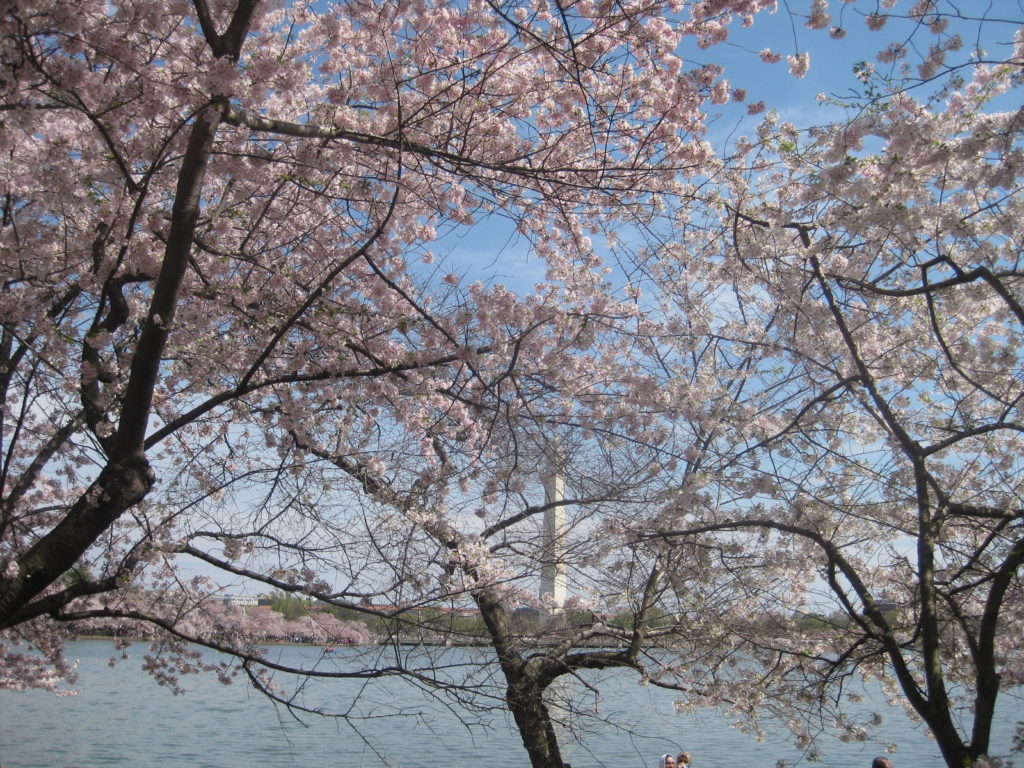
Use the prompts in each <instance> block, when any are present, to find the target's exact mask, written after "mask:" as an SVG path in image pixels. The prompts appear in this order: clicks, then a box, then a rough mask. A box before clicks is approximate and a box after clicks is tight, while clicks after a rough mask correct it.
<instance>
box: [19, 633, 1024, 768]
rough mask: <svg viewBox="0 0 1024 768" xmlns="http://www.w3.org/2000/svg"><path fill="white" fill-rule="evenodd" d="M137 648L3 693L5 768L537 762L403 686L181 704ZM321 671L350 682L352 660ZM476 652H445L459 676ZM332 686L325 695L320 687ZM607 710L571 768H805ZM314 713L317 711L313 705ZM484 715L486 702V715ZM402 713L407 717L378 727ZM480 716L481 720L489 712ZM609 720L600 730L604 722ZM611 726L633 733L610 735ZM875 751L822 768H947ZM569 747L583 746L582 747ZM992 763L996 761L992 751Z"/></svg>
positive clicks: (716, 732) (200, 683) (335, 686)
mask: <svg viewBox="0 0 1024 768" xmlns="http://www.w3.org/2000/svg"><path fill="white" fill-rule="evenodd" d="M144 647H145V646H144V644H142V643H140V644H137V645H135V646H133V648H132V649H131V651H130V653H131V654H132V656H133V658H132V659H131V660H129V661H123V662H121V663H119V664H118V665H117V666H115V667H113V668H111V667H109V666H108V665H107V660H108V659H109V658H110V657H111V655H112V654H113V651H112V647H111V644H110V643H109V642H106V641H101V640H82V641H79V642H77V643H73V644H70V645H69V647H68V656H69V657H71V658H77V659H79V666H78V670H79V681H78V683H77V684H76V686H75V688H76V689H77V690H78V691H79V693H78V695H76V696H71V697H60V698H58V697H55V696H53V695H52V694H46V693H43V692H40V691H23V692H13V691H0V765H2V766H3V768H51V767H52V768H148V767H149V766H153V767H154V768H155V767H156V766H160V768H334V767H335V766H337V767H338V768H361V767H363V766H366V767H367V768H370V767H373V768H376V767H377V766H391V767H393V768H449V767H454V768H463V767H465V768H469V767H470V766H483V767H484V768H518V767H519V766H528V765H529V761H528V760H527V758H526V753H525V752H524V751H523V749H522V746H521V744H520V742H519V738H518V735H517V734H515V733H514V732H513V731H512V730H511V728H510V727H509V722H508V718H507V717H506V716H504V715H502V714H501V713H500V712H495V713H492V714H491V715H490V716H488V717H485V719H487V720H489V723H490V727H489V728H486V729H484V728H479V727H477V728H472V729H470V728H467V727H465V726H464V725H463V724H462V723H461V722H460V720H459V719H458V717H457V716H456V714H454V713H453V712H452V711H450V710H449V709H448V708H447V707H445V706H444V705H443V704H441V703H438V702H436V701H433V700H430V699H428V698H426V697H424V696H423V695H422V694H421V693H420V692H418V691H416V690H415V689H413V688H411V687H409V686H407V685H406V684H404V683H403V682H401V681H400V680H394V679H392V680H385V681H371V682H365V681H363V682H359V681H352V680H338V681H332V682H330V683H323V682H317V683H316V684H315V687H316V690H315V691H314V692H315V693H316V694H317V695H316V698H315V700H316V701H319V702H321V703H322V702H324V701H328V700H329V701H332V702H336V703H337V704H338V705H339V706H341V705H342V704H343V703H344V702H347V701H349V700H350V698H351V694H352V693H353V692H354V691H355V690H356V689H357V687H360V690H361V693H362V696H361V698H360V701H361V705H360V706H361V710H360V714H361V715H363V716H364V719H361V720H359V721H356V722H354V723H351V724H349V723H346V722H345V721H338V720H325V719H322V718H317V717H305V718H303V720H304V722H303V723H299V722H297V721H296V720H295V719H294V718H292V717H291V716H290V715H289V714H288V713H287V712H285V711H283V710H280V709H278V708H275V707H274V706H273V705H272V704H270V703H269V702H268V701H267V700H266V699H264V698H262V697H261V696H259V695H258V694H256V693H255V692H253V691H252V689H251V688H249V687H248V685H247V684H246V683H245V682H244V681H242V680H241V679H239V680H238V681H236V682H235V683H234V684H233V685H231V686H223V685H221V684H219V683H217V682H216V681H215V680H214V679H213V678H212V677H210V676H189V677H188V678H187V679H186V680H185V681H184V684H185V687H186V689H187V692H186V693H185V694H184V695H181V696H175V695H173V694H172V693H171V692H170V691H169V690H168V689H166V688H161V687H158V686H157V685H155V684H154V683H153V682H152V680H151V679H150V678H149V677H148V675H146V673H144V672H143V671H141V670H140V659H141V656H142V654H143V652H144ZM346 650H347V649H339V653H338V654H333V655H332V656H331V657H329V658H327V659H326V663H328V664H330V665H331V666H332V668H336V669H344V668H345V664H346V659H345V652H346ZM271 653H272V654H274V655H280V657H281V658H282V660H284V661H290V662H296V661H299V660H303V661H306V662H307V663H312V662H315V661H317V659H318V658H320V656H321V653H322V651H321V649H317V648H309V647H301V646H283V647H280V648H275V649H272V650H271ZM472 653H477V652H476V651H466V650H459V649H450V650H447V651H444V654H447V655H446V656H443V657H442V658H444V659H446V660H450V661H453V662H454V663H457V662H461V661H464V660H466V658H467V654H472ZM325 686H326V687H325ZM599 690H600V697H599V698H597V699H595V698H594V696H593V694H592V693H588V691H587V689H586V688H585V687H583V686H582V685H580V684H579V683H574V684H571V688H570V689H569V690H568V691H566V692H567V693H570V694H572V695H575V696H578V697H579V701H581V702H583V703H584V704H585V705H586V706H588V707H590V708H593V709H594V710H595V711H596V714H597V715H598V717H597V718H596V719H591V720H589V721H588V722H587V723H586V724H585V726H584V727H582V728H577V729H575V730H574V731H573V732H569V731H566V730H562V732H561V741H562V744H563V752H564V755H563V756H564V757H565V759H566V760H569V761H571V763H572V765H573V768H587V767H588V766H595V767H599V768H606V767H607V768H643V767H644V766H647V767H648V768H651V767H653V766H656V765H657V756H658V755H659V754H661V753H663V752H675V751H678V750H679V749H687V750H688V751H690V752H691V753H692V754H693V756H694V766H695V768H738V767H742V768H761V767H762V766H763V768H774V766H775V765H776V762H777V761H778V760H780V759H781V760H786V761H787V762H788V763H789V764H790V765H798V764H804V765H807V764H808V763H806V761H805V760H804V761H803V762H801V757H802V756H801V753H800V752H799V751H797V750H796V749H794V748H793V747H792V746H791V745H789V744H788V743H786V742H785V741H784V740H783V739H782V738H781V737H778V738H774V739H773V738H771V737H769V738H768V739H766V740H765V741H764V742H761V743H759V742H757V741H755V740H754V739H753V738H751V737H748V736H746V735H744V734H742V733H739V732H737V731H736V730H734V729H732V728H730V727H729V726H728V725H727V724H726V723H725V722H724V721H723V720H722V719H721V718H720V717H718V716H716V714H715V713H714V712H709V711H704V712H700V713H698V714H696V715H687V716H683V715H678V714H675V713H674V711H673V707H672V701H673V698H674V697H673V695H672V694H671V693H670V692H666V691H661V690H657V689H652V688H649V687H642V686H640V685H638V684H637V683H636V681H635V678H633V677H630V676H629V675H626V674H619V675H616V676H611V677H609V676H607V675H606V676H605V677H604V678H602V682H601V684H600V686H599ZM308 700H309V701H313V700H314V698H313V697H312V696H310V697H309V699H308ZM481 703H486V702H481ZM395 707H399V708H402V709H403V710H404V711H405V713H406V716H405V717H400V718H386V717H377V715H381V714H384V713H385V712H387V711H391V710H393V709H394V708H395ZM485 714H486V713H485ZM602 718H603V719H605V720H606V722H602ZM999 719H1000V723H999V728H998V730H997V734H996V739H995V744H994V747H996V748H997V749H998V750H1001V751H1004V752H1005V751H1006V750H1007V749H1008V747H1009V744H1010V740H1011V736H1012V731H1013V724H1014V722H1015V721H1016V720H1020V719H1024V707H1022V706H1021V705H1020V704H1019V702H1016V701H1012V700H1011V701H1009V702H1008V703H1007V704H1006V705H1005V706H1004V707H1003V710H1002V713H1001V714H1000V718H999ZM612 722H615V723H620V724H625V725H626V726H628V729H626V730H624V729H620V728H616V727H613V725H611V723H612ZM877 735H878V741H876V742H874V743H868V744H843V743H839V742H831V743H824V744H823V747H824V754H823V759H822V761H821V762H820V763H817V765H822V766H825V768H858V766H859V767H860V768H868V766H869V765H870V763H871V758H872V757H873V756H874V755H875V754H879V753H880V752H881V751H882V749H883V746H882V745H883V744H886V743H895V744H897V745H898V747H899V749H898V751H897V752H896V753H895V754H894V755H892V758H893V762H894V764H895V765H896V768H918V767H921V766H931V765H935V766H939V765H941V760H940V759H939V756H938V750H937V748H936V747H935V744H934V743H933V742H932V741H930V740H929V739H928V738H927V737H926V736H925V735H924V733H923V731H922V730H921V729H920V728H915V727H914V726H913V725H911V723H910V722H909V721H908V720H907V719H906V718H905V717H904V716H903V715H902V713H901V712H898V711H895V710H889V711H888V712H887V713H886V714H885V718H884V720H883V724H882V726H881V727H880V728H879V731H878V734H877ZM574 737H575V738H574ZM994 751H995V750H994ZM1018 763H1019V764H1024V760H1018Z"/></svg>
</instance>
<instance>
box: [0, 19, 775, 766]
mask: <svg viewBox="0 0 1024 768" xmlns="http://www.w3.org/2000/svg"><path fill="white" fill-rule="evenodd" d="M768 5H771V3H770V1H769V0H729V2H718V3H710V4H709V3H680V2H664V3H663V2H651V3H643V4H632V3H630V4H624V3H618V2H597V3H595V2H579V3H576V4H573V5H571V6H568V5H565V4H560V3H554V2H545V1H543V0H538V1H537V2H532V3H504V2H502V3H499V2H470V3H447V2H401V3H393V2H379V3H375V2H345V3H333V4H319V3H304V2H297V3H285V4H280V3H278V4H274V3H259V2H256V0H237V2H230V1H229V0H215V1H213V2H211V1H209V0H194V2H192V3H186V2H174V3H164V2H151V1H147V0H125V2H119V3H107V2H85V3H74V4H71V3H68V2H62V1H60V0H49V1H48V2H46V1H44V2H29V1H28V0H26V1H25V2H14V3H8V4H6V5H5V6H4V8H3V29H2V37H0V104H2V107H0V109H2V114H3V123H2V126H0V151H2V152H3V155H4V164H3V171H2V175H3V195H2V202H0V206H2V207H0V223H2V227H0V254H2V263H3V267H2V269H3V287H4V290H3V293H2V296H0V317H2V337H0V362H2V366H0V385H2V391H3V395H4V408H3V412H2V419H3V421H2V423H0V434H2V438H0V439H2V459H0V462H2V464H0V488H2V494H0V495H2V511H0V633H2V634H0V659H3V663H2V664H0V667H2V668H3V669H4V672H3V673H2V674H3V677H0V682H2V684H4V685H18V686H22V685H37V686H44V687H53V686H55V684H56V682H57V680H58V679H59V678H60V677H61V676H63V675H65V674H66V673H67V668H66V666H65V665H64V662H63V660H62V657H61V645H60V641H61V638H62V627H63V625H64V624H65V623H67V622H75V621H88V620H108V619H123V620H125V621H126V622H142V623H143V624H144V625H145V626H146V627H147V628H148V631H151V632H152V631H156V632H159V633H162V635H163V636H165V637H168V638H172V639H173V641H174V642H178V643H183V642H185V641H192V642H200V643H203V644H206V645H208V646H210V647H217V648H220V649H222V650H226V651H229V652H231V653H234V654H236V656H237V658H239V659H241V660H242V662H243V663H244V664H245V665H246V667H245V668H246V670H247V671H250V670H252V669H255V665H257V664H258V663H260V662H266V661H267V660H266V659H264V658H263V657H261V656H260V655H259V653H258V651H257V650H255V648H254V644H255V643H257V642H258V641H259V639H260V637H261V636H262V635H261V633H259V632H252V631H250V630H251V627H248V626H247V624H246V622H245V621H243V617H241V616H231V615H229V614H228V612H225V611H224V610H222V609H221V608H217V607H216V606H217V603H216V600H215V599H214V597H215V596H216V594H217V593H218V591H219V590H220V589H221V588H222V587H224V586H225V582H224V581H223V580H215V581H213V582H211V580H210V577H209V576H208V575H196V574H197V570H196V567H195V566H194V565H192V566H190V565H189V563H192V564H195V563H199V564H200V566H201V567H202V568H204V569H206V571H207V572H209V571H210V570H215V569H216V570H219V571H220V572H221V573H223V574H224V579H227V580H231V579H234V580H235V582H234V583H244V584H258V585H261V586H265V587H268V588H275V589H283V590H287V591H299V592H302V593H304V594H309V595H315V596H317V597H319V598H321V599H322V600H323V601H324V602H326V603H330V604H333V605H335V606H339V607H342V608H345V609H347V610H354V611H357V612H358V611H364V612H373V613H380V612H381V609H380V608H379V606H381V605H382V604H384V603H385V602H387V603H388V604H390V605H394V606H400V607H403V608H404V607H406V605H407V604H408V603H409V602H410V601H412V602H415V601H417V600H422V599H425V598H424V595H426V596H429V597H431V599H436V598H437V597H438V596H439V595H440V596H441V597H448V596H450V595H452V594H460V590H461V594H463V595H467V594H468V595H470V596H471V597H472V598H473V599H475V600H476V601H477V603H478V604H481V609H482V610H483V604H485V603H487V601H488V600H493V598H492V597H491V595H492V590H494V589H498V588H499V587H498V586H497V585H498V584H500V578H499V576H497V575H495V574H497V573H499V569H497V568H493V569H491V571H489V572H485V566H487V560H488V557H486V556H489V550H488V548H487V546H488V545H487V544H486V543H485V542H487V541H488V539H494V538H495V537H498V538H502V537H505V538H508V539H509V541H505V542H503V543H500V544H495V546H499V547H504V548H508V549H511V548H513V547H514V546H515V545H514V544H513V543H512V540H513V539H514V540H515V541H523V542H526V543H527V544H529V545H530V548H532V549H530V548H528V550H529V551H534V552H535V551H536V542H535V540H534V542H533V543H532V544H530V542H529V540H528V538H527V534H526V533H520V532H519V531H518V530H516V533H515V536H514V537H512V536H511V533H510V532H511V531H512V530H513V529H514V528H515V527H516V526H517V525H520V524H522V525H523V527H524V528H525V529H527V530H528V529H529V522H530V521H532V520H534V519H535V518H536V516H537V514H538V509H539V507H542V506H543V505H536V504H532V505H531V504H519V506H518V509H516V508H515V504H514V502H518V501H523V500H524V499H525V497H524V496H523V491H522V486H521V484H522V479H521V476H520V473H521V471H522V468H523V467H524V466H525V465H528V464H529V463H530V461H537V460H538V459H537V458H536V457H538V456H541V455H542V454H543V443H544V438H543V437H542V436H543V433H544V426H543V423H542V419H543V417H544V416H545V414H546V413H547V414H550V413H557V412H559V410H558V409H560V408H561V409H562V410H566V409H569V410H571V405H570V404H571V402H572V399H573V397H574V392H576V391H579V389H580V388H582V387H584V386H585V385H586V383H587V382H593V381H601V380H603V379H604V378H606V377H605V376H604V375H603V374H602V373H601V372H600V371H599V370H598V368H597V362H596V359H595V360H594V361H592V360H590V359H588V357H587V356H585V355H583V354H581V351H582V350H584V349H585V348H586V347H587V346H588V345H589V344H590V343H591V341H592V340H593V339H594V338H595V334H596V330H595V329H596V328H598V327H600V326H602V325H614V324H616V323H618V322H620V321H623V320H625V319H629V318H631V317H633V316H635V314H636V309H635V307H633V306H631V305H628V304H623V303H622V302H621V301H618V300H616V299H615V298H614V297H611V296H608V295H607V292H606V286H605V275H604V274H603V268H602V265H601V263H600V259H599V258H598V257H597V256H596V255H595V253H594V246H593V244H592V242H591V240H590V237H591V236H592V235H593V234H595V233H596V232H600V231H602V230H603V229H607V228H613V227H615V226H616V224H617V223H621V222H627V221H628V222H638V221H639V222H642V221H644V220H646V219H647V218H648V217H649V215H650V213H651V212H652V211H653V210H655V209H656V207H657V205H658V204H659V203H660V201H661V199H662V195H663V194H665V193H668V192H672V191H673V190H674V189H675V188H676V186H677V178H678V176H679V175H680V174H681V175H684V176H685V175H687V174H692V173H695V172H697V171H699V170H703V169H705V168H707V167H709V166H710V165H712V164H713V157H712V153H711V150H710V147H709V145H707V144H706V143H705V142H703V141H702V140H701V133H702V130H703V127H704V126H703V115H702V113H701V112H700V109H699V107H700V105H701V103H702V102H703V101H704V100H705V99H706V98H708V97H709V95H710V94H711V92H712V88H713V86H714V85H715V81H716V78H717V77H718V75H719V71H718V70H717V69H714V68H708V67H703V66H697V67H695V68H690V67H688V66H686V65H685V64H684V62H683V59H682V58H680V57H679V55H678V54H677V48H678V46H679V45H680V43H681V41H683V40H684V39H693V40H696V41H697V42H698V43H699V44H701V45H706V44H710V43H711V42H714V41H715V40H716V39H719V38H720V34H719V33H720V31H721V30H722V29H724V28H725V26H726V25H727V24H728V23H729V21H730V19H731V15H732V14H738V15H742V16H744V17H747V18H749V17H750V16H752V15H753V14H755V13H757V12H758V11H759V10H761V9H763V8H764V7H766V6H768ZM490 216H495V217H502V218H504V219H505V220H508V221H510V222H511V223H512V224H513V225H514V226H515V227H516V228H517V230H518V232H519V236H520V237H521V238H523V241H524V242H526V243H528V244H529V246H530V248H531V250H532V253H533V254H534V257H535V258H537V259H539V260H540V261H541V263H542V264H543V269H544V271H545V276H544V278H543V279H542V280H541V281H540V284H539V285H537V287H536V289H535V290H534V291H533V292H532V293H530V294H529V295H523V296H520V295H515V294H513V293H512V292H511V291H509V290H508V289H506V288H504V287H502V286H500V285H497V284H493V283H487V282H483V283H477V284H474V285H464V284H462V281H461V276H460V275H459V274H456V273H454V272H451V273H446V271H445V270H444V269H440V270H439V271H436V272H434V271H431V268H430V267H429V266H427V265H429V264H430V263H431V262H432V261H433V260H434V259H435V256H434V254H432V253H431V252H430V251H429V250H428V246H429V244H430V243H431V242H432V241H433V240H435V239H436V238H438V236H439V235H441V234H444V233H445V232H450V231H452V230H454V229H457V228H464V227H469V226H471V225H472V224H473V222H474V221H475V220H477V219H481V218H485V217H490ZM574 387H575V389H574ZM563 403H564V404H563ZM531 451H532V455H533V456H534V459H530V458H529V456H530V455H531ZM474 490H475V491H477V494H478V500H479V504H478V506H481V508H483V507H487V506H490V505H494V504H496V503H500V502H498V501H497V499H498V497H499V496H502V495H503V497H504V499H505V506H504V507H503V508H502V510H501V517H495V519H494V520H493V521H492V520H491V519H490V518H489V517H488V516H489V515H497V512H491V511H486V510H485V511H484V513H483V514H484V522H483V523H479V520H480V519H481V518H479V517H477V516H476V515H475V514H473V512H472V510H471V509H467V508H466V503H465V499H467V498H468V494H471V493H472V492H474ZM588 497H589V495H588ZM452 500H458V503H455V502H454V501H452ZM449 508H450V509H451V511H448V510H449ZM460 515H463V516H464V517H466V518H467V519H468V523H469V524H467V519H463V517H460ZM473 526H476V527H473ZM482 526H483V527H484V528H485V530H483V534H486V535H483V534H482V533H481V527H482ZM581 530H582V529H581ZM529 551H524V553H515V554H516V556H517V557H520V558H521V559H522V560H523V561H525V560H528V559H529V558H528V555H529ZM431 564H434V565H437V566H439V567H440V574H441V575H442V576H444V575H446V574H449V575H451V574H454V572H455V571H458V573H459V574H460V577H464V578H466V579H469V581H470V582H471V583H469V585H468V586H463V587H460V588H458V589H457V590H456V591H455V592H452V591H451V590H450V589H449V588H448V587H444V589H440V590H438V589H435V590H434V591H433V592H431V588H429V587H428V586H427V585H426V576H427V575H433V571H431V570H430V569H429V568H428V566H430V565H431ZM467 599H468V598H467ZM503 605H504V604H503ZM485 613H486V614H487V615H488V616H489V617H490V618H489V619H488V621H491V622H492V623H493V622H496V621H497V618H496V617H497V616H499V614H500V611H499V610H498V609H497V608H495V609H493V610H492V609H488V611H485ZM126 626H127V625H126ZM318 626H319V625H318ZM321 628H322V626H321ZM637 633H639V630H637V632H636V633H634V634H637ZM501 634H502V633H501V632H497V633H496V634H495V633H492V636H493V637H499V636H501ZM317 637H319V635H317ZM26 646H27V647H28V648H29V649H30V652H28V653H26V652H24V650H23V649H24V648H25V647H26ZM177 650H178V651H179V653H178V655H177V656H176V657H173V655H167V654H160V655H159V656H154V658H153V660H152V661H151V662H149V663H150V668H151V669H152V671H153V672H154V674H155V675H156V676H157V677H158V679H161V680H163V681H165V682H169V683H171V684H174V677H175V674H177V673H180V672H186V671H192V670H194V669H196V668H199V667H200V666H202V662H200V661H199V660H198V659H197V657H196V656H195V654H194V651H193V650H191V649H189V648H187V647H186V646H184V645H181V644H179V645H178V646H177ZM499 655H500V657H501V661H502V664H503V669H504V670H505V673H506V675H510V676H512V677H514V676H515V674H516V669H517V668H520V667H522V666H523V665H525V664H526V663H527V661H526V658H525V656H520V657H513V656H512V655H509V654H505V653H504V652H500V653H499ZM172 658H177V661H171V660H170V659H172ZM531 663H532V662H531ZM538 664H539V662H538ZM517 665H518V667H517ZM215 666H216V671H218V673H220V674H222V675H227V674H228V673H227V671H226V668H225V667H223V666H220V665H219V664H218V665H215ZM266 668H268V667H264V669H266ZM395 673H396V674H398V673H402V674H409V673H410V670H409V669H397V670H395ZM359 674H365V675H367V676H369V675H380V674H381V671H380V670H379V669H368V670H366V671H365V672H364V673H359ZM412 676H413V677H417V675H416V674H412ZM431 676H433V677H431ZM548 677H550V674H548ZM419 678H420V679H423V680H426V681H427V682H432V681H435V680H436V678H437V675H436V674H435V673H434V671H433V670H430V669H429V668H424V669H423V670H422V671H421V674H419ZM252 679H254V680H257V681H258V680H259V679H260V678H259V673H258V672H255V671H254V672H252ZM508 682H509V686H510V688H514V687H515V685H516V681H515V680H514V679H511V678H510V679H509V681H508ZM268 691H270V689H269V688H268ZM509 696H512V698H514V696H513V695H512V694H510V695H509ZM539 696H540V693H539V692H537V691H532V692H531V693H530V706H535V705H537V703H538V702H539V701H540V699H539ZM506 699H509V697H506V696H503V697H502V700H503V701H504V700H506ZM527 738H540V739H541V740H543V738H544V737H543V735H541V736H539V737H538V736H537V735H536V734H527ZM531 755H532V756H534V759H535V761H536V764H538V765H539V764H545V765H554V764H556V762H557V760H556V758H557V752H554V753H552V752H551V751H550V750H549V751H548V752H547V753H544V754H541V753H540V752H531ZM538 755H539V756H538Z"/></svg>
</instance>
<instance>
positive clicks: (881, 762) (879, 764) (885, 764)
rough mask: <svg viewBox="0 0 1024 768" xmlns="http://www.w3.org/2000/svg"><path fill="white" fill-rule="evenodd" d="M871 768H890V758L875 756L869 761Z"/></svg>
mask: <svg viewBox="0 0 1024 768" xmlns="http://www.w3.org/2000/svg"><path fill="white" fill-rule="evenodd" d="M871 768H892V760H890V759H889V758H888V757H876V758H875V759H874V760H872V761H871Z"/></svg>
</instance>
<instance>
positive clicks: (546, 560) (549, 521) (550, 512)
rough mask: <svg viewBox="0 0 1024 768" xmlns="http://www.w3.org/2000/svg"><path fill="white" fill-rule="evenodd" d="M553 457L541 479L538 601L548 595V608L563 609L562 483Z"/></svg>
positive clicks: (556, 462)
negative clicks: (541, 528) (541, 536)
mask: <svg viewBox="0 0 1024 768" xmlns="http://www.w3.org/2000/svg"><path fill="white" fill-rule="evenodd" d="M559 465H560V462H559V460H558V456H557V453H556V454H555V456H553V457H552V461H551V462H550V463H549V465H548V469H547V472H546V473H545V476H544V503H545V505H546V507H547V508H546V509H545V510H544V540H543V542H542V546H541V552H542V554H541V567H540V597H541V598H542V599H543V598H544V595H551V598H550V599H551V606H552V609H553V611H554V612H559V611H561V610H562V608H563V606H565V507H564V506H562V504H561V503H560V502H561V501H562V500H563V499H565V479H564V478H563V477H562V470H561V467H560V466H559Z"/></svg>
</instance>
